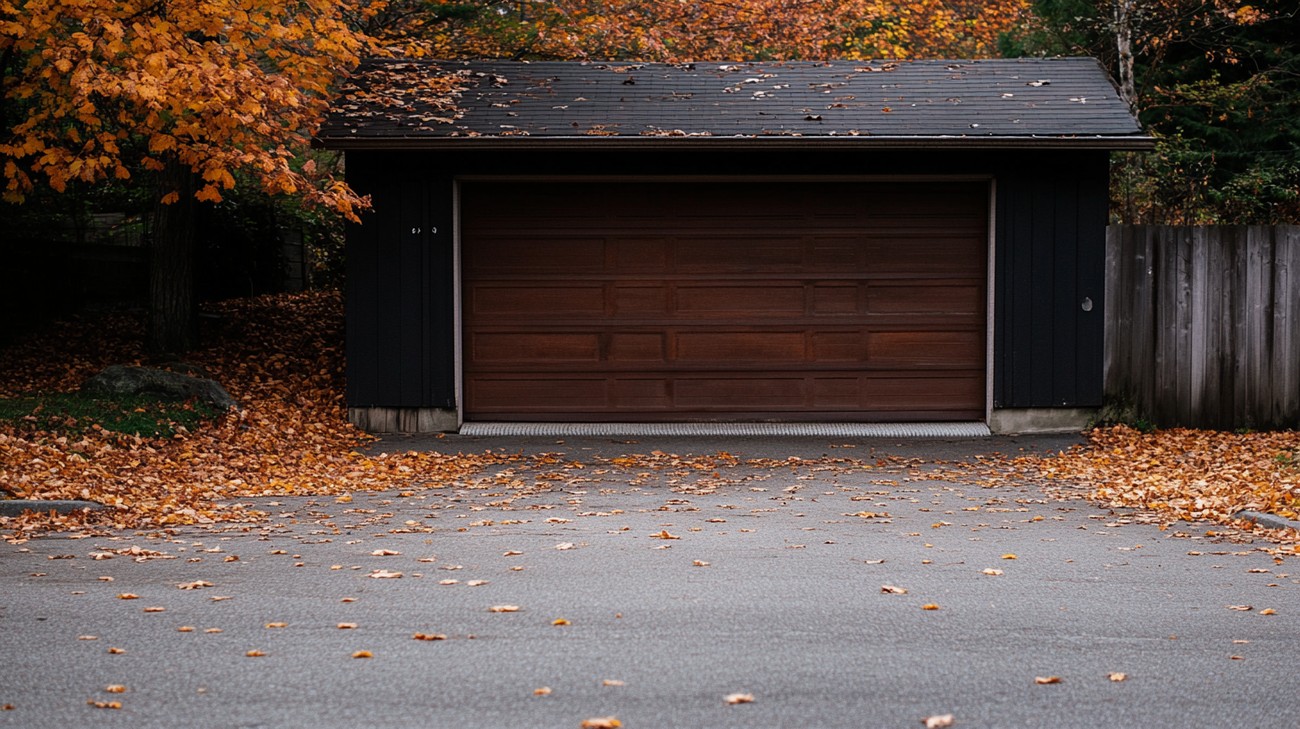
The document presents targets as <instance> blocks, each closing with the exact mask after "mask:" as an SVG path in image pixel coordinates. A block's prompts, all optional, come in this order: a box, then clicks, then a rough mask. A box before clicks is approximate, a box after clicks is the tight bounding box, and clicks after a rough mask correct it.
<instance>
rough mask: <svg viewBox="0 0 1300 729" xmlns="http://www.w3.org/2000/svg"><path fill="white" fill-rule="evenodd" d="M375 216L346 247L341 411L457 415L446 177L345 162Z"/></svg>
mask: <svg viewBox="0 0 1300 729" xmlns="http://www.w3.org/2000/svg"><path fill="white" fill-rule="evenodd" d="M348 183H349V184H350V185H352V187H353V189H355V190H357V191H358V192H360V193H362V194H368V195H370V196H371V202H372V204H373V205H374V210H373V212H370V213H367V214H364V215H363V216H362V220H363V222H362V224H361V225H353V226H349V229H348V238H347V261H348V271H347V282H346V288H347V293H346V301H347V362H348V373H347V374H348V394H347V399H348V405H349V406H351V407H454V405H455V393H454V375H453V348H452V345H453V338H452V337H453V332H454V320H453V317H454V312H453V309H452V302H451V297H450V293H449V292H450V291H451V289H452V287H453V285H454V280H453V263H452V261H453V258H452V256H453V249H452V234H451V205H452V197H451V185H452V183H451V178H450V177H449V176H445V175H441V176H440V175H438V174H436V173H432V172H429V171H427V170H425V169H423V168H422V167H420V166H418V165H410V164H403V163H401V161H400V160H399V159H398V158H394V157H392V156H389V155H380V154H376V155H360V154H354V155H350V156H349V160H348Z"/></svg>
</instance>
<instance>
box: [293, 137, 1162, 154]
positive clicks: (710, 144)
mask: <svg viewBox="0 0 1300 729" xmlns="http://www.w3.org/2000/svg"><path fill="white" fill-rule="evenodd" d="M315 142H316V145H317V146H320V147H324V148H325V149H333V150H338V151H344V152H346V151H382V150H395V151H398V150H400V151H420V150H430V151H431V150H437V151H447V150H482V149H493V150H505V149H511V150H570V149H601V150H644V149H655V150H666V149H692V150H699V149H701V148H707V149H711V150H752V149H754V148H755V147H759V146H761V147H763V148H764V149H802V150H807V149H809V148H835V149H860V150H882V149H918V148H928V149H943V150H992V149H1093V150H1108V151H1115V152H1140V151H1146V150H1151V149H1154V148H1155V143H1156V140H1155V138H1154V137H1150V136H1146V135H1128V136H1107V135H1094V136H1001V137H999V136H980V137H974V136H957V135H952V136H928V137H927V136H907V137H889V136H871V135H849V134H845V135H842V136H838V135H837V136H831V135H823V136H800V135H793V134H772V135H758V136H734V137H722V136H698V137H662V136H644V137H627V136H610V137H605V136H587V135H584V136H571V137H560V136H547V137H541V136H536V137H534V136H524V135H520V136H482V137H437V136H428V135H412V136H386V137H354V136H349V137H321V138H318V139H316V140H315Z"/></svg>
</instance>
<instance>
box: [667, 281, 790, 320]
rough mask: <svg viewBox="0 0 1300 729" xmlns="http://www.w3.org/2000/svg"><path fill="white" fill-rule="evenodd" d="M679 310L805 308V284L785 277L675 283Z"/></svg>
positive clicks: (685, 314)
mask: <svg viewBox="0 0 1300 729" xmlns="http://www.w3.org/2000/svg"><path fill="white" fill-rule="evenodd" d="M674 300H675V301H676V304H677V306H676V310H677V313H678V314H679V315H681V316H683V317H690V316H725V315H727V314H733V315H734V314H739V313H744V314H751V315H752V314H753V313H758V312H762V313H765V314H785V315H788V316H800V315H802V314H803V312H804V308H805V307H804V287H803V285H802V284H800V283H790V282H786V281H779V282H769V281H755V282H751V283H743V284H742V283H728V284H718V283H712V284H683V285H679V286H677V287H676V296H675V297H674Z"/></svg>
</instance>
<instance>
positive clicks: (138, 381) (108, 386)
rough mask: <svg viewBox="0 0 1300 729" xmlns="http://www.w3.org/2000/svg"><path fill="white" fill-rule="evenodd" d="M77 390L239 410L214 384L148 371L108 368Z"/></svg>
mask: <svg viewBox="0 0 1300 729" xmlns="http://www.w3.org/2000/svg"><path fill="white" fill-rule="evenodd" d="M81 389H82V390H84V391H86V392H91V393H104V394H106V395H151V396H154V397H157V398H160V399H163V400H189V399H190V398H194V399H197V400H202V401H204V402H207V403H211V404H212V405H215V406H217V407H219V408H226V409H230V408H238V407H239V403H237V402H236V401H235V399H234V398H233V397H231V396H230V393H228V392H226V390H225V388H223V387H222V386H221V385H219V384H217V382H216V381H214V380H209V379H206V378H203V377H191V376H189V375H185V374H181V373H179V372H169V371H168V370H160V369H153V368H151V367H130V366H126V365H111V366H109V367H107V368H105V369H104V371H103V372H100V373H99V374H97V375H95V376H94V377H91V378H90V379H88V380H86V382H85V383H83V384H82V386H81Z"/></svg>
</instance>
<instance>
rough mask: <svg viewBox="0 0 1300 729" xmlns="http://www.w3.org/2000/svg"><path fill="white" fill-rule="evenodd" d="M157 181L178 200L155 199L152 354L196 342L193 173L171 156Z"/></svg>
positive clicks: (149, 342)
mask: <svg viewBox="0 0 1300 729" xmlns="http://www.w3.org/2000/svg"><path fill="white" fill-rule="evenodd" d="M160 180H161V186H160V189H161V194H163V195H166V194H167V193H169V192H173V191H174V192H176V193H177V194H178V195H179V196H180V199H178V200H177V201H176V202H174V203H171V204H170V205H164V204H161V203H159V205H158V207H157V209H156V211H155V213H154V226H153V248H152V251H151V255H150V256H149V320H148V324H147V326H146V329H145V346H146V348H147V349H148V351H149V353H150V354H152V355H155V356H158V355H167V354H173V355H174V354H181V353H183V352H188V351H189V350H191V349H193V348H194V347H195V345H197V344H198V331H199V328H198V318H197V316H196V314H197V310H196V308H195V302H194V249H195V237H196V224H195V215H196V213H197V210H196V209H195V208H196V207H197V203H196V201H195V199H194V189H195V188H194V173H193V172H192V171H191V170H190V169H189V168H188V167H186V166H185V165H183V164H181V163H180V162H178V161H177V160H175V159H172V160H170V161H168V163H167V167H166V169H165V170H163V171H162V172H161V173H160Z"/></svg>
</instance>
